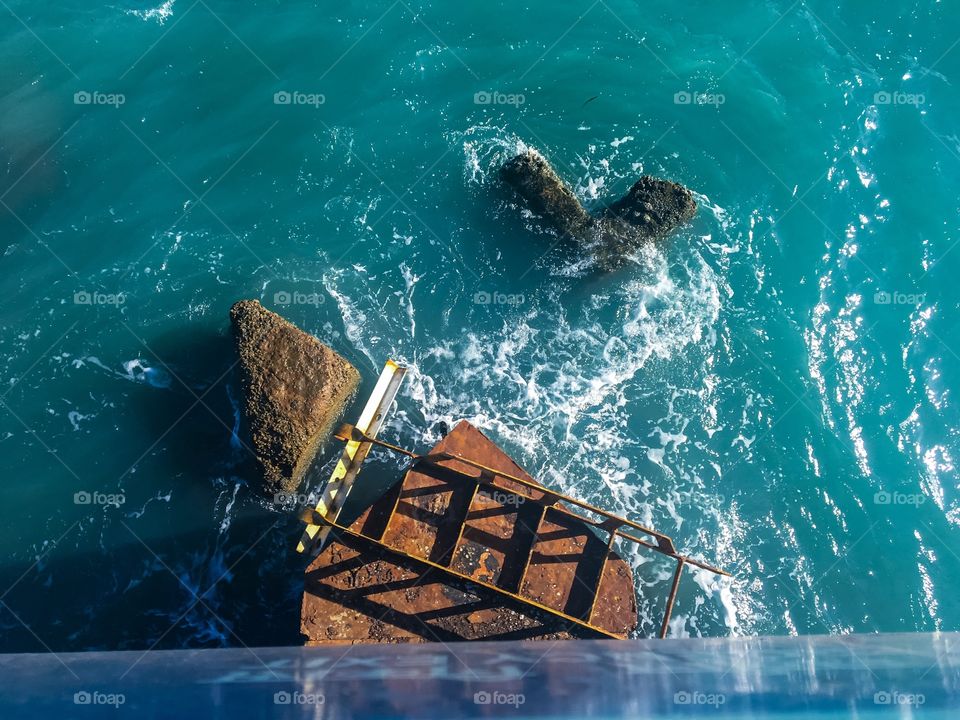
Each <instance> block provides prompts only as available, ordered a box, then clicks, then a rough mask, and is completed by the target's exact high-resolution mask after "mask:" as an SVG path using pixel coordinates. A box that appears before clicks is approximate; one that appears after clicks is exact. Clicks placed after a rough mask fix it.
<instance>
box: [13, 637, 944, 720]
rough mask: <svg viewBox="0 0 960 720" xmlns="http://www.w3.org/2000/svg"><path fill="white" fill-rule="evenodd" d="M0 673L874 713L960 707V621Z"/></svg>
mask: <svg viewBox="0 0 960 720" xmlns="http://www.w3.org/2000/svg"><path fill="white" fill-rule="evenodd" d="M0 672H2V673H3V677H4V693H3V695H2V697H0V712H2V713H3V717H4V718H20V717H23V718H35V717H44V716H52V715H53V714H54V713H57V716H58V717H69V718H73V717H77V718H80V717H91V716H100V717H120V716H125V717H139V718H167V717H170V718H183V717H207V718H216V719H220V718H224V719H225V718H260V717H276V718H301V717H316V718H321V717H331V718H341V717H354V718H394V717H396V718H400V717H408V718H427V717H444V718H455V717H463V718H467V717H513V718H525V717H530V718H533V717H536V718H587V717H589V718H605V717H609V718H615V717H616V718H619V717H637V718H641V717H643V718H650V717H653V718H659V717H704V718H706V717H722V718H764V719H770V718H791V719H799V718H851V717H855V718H876V719H878V720H879V719H881V718H882V719H886V718H952V717H956V716H957V713H958V712H960V636H957V635H956V634H946V635H926V634H910V635H908V634H903V635H879V636H878V635H871V636H861V637H842V638H841V637H809V638H753V639H746V638H742V639H735V640H697V639H690V640H674V641H651V640H646V641H623V642H617V641H570V642H560V643H553V644H550V643H518V642H503V643H469V644H457V645H453V646H445V645H442V644H440V643H431V644H426V645H400V646H374V645H366V646H354V647H352V648H346V647H328V648H257V649H255V650H248V649H242V648H237V649H229V650H202V651H192V652H191V651H170V652H153V653H149V654H146V655H143V654H142V653H135V652H134V653H126V652H125V653H88V654H82V653H78V654H66V655H62V656H60V658H59V659H58V658H55V657H53V656H52V655H49V654H47V655H19V656H11V655H0ZM74 674H75V675H76V677H74Z"/></svg>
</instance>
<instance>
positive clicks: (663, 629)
mask: <svg viewBox="0 0 960 720" xmlns="http://www.w3.org/2000/svg"><path fill="white" fill-rule="evenodd" d="M334 436H335V437H336V438H337V439H339V440H342V441H344V442H346V443H359V444H360V445H361V446H367V447H369V446H372V445H377V446H379V447H382V448H384V449H386V450H390V451H392V452H394V453H397V454H400V455H404V456H406V457H408V458H410V459H411V460H412V461H413V463H412V467H416V466H418V465H430V466H434V467H438V468H442V469H443V471H444V473H446V474H448V475H451V474H452V475H453V476H455V477H457V478H458V479H462V480H464V481H467V482H471V483H473V485H474V487H473V493H472V494H471V499H470V504H468V505H467V512H466V514H465V515H464V518H463V520H462V522H461V524H460V527H459V530H458V534H457V542H456V544H455V545H454V546H453V550H452V552H451V553H450V561H451V562H452V559H453V558H454V557H455V556H456V550H457V547H458V546H459V544H460V540H461V539H462V536H463V531H464V528H465V527H466V524H467V522H468V520H469V515H470V506H471V505H472V503H473V500H474V499H475V497H476V494H477V492H478V491H479V489H480V488H481V487H489V488H493V489H495V490H496V491H497V492H499V493H503V494H507V495H513V496H514V497H516V498H518V499H520V501H521V502H532V503H534V504H536V505H538V506H540V507H541V508H542V510H541V512H540V517H539V520H538V523H537V526H536V527H535V528H533V538H534V540H533V543H532V544H531V547H530V551H529V553H528V555H527V558H526V560H525V562H524V567H523V572H522V573H521V576H520V583H519V585H518V586H517V592H512V591H511V590H507V589H505V588H502V587H500V586H498V585H495V584H493V583H489V582H486V581H483V580H477V579H475V578H473V577H471V576H468V575H464V574H463V573H460V572H457V571H456V570H454V569H452V568H451V567H449V563H448V564H446V565H444V564H440V563H437V562H434V561H432V560H429V559H427V558H423V557H419V556H416V555H411V554H409V553H407V552H405V551H402V550H400V549H399V548H395V547H393V546H391V545H389V544H387V543H386V542H385V537H386V534H387V533H386V530H385V531H384V532H383V533H382V534H381V535H380V537H379V538H372V537H368V536H366V535H363V534H362V533H358V532H356V531H354V530H351V529H350V528H349V527H346V526H344V525H340V524H339V523H338V522H337V519H336V518H335V517H328V516H325V515H324V514H322V513H320V512H319V510H308V511H306V512H305V513H304V515H303V519H304V521H305V522H307V523H308V524H311V525H313V526H318V525H325V526H327V527H329V528H330V529H336V530H337V531H338V532H339V533H342V534H344V535H348V536H350V537H354V538H357V539H361V540H363V541H366V542H370V543H373V544H374V545H376V546H378V547H380V548H383V549H385V550H387V551H389V552H391V553H393V554H395V555H398V556H400V557H402V558H404V559H407V560H411V561H414V562H417V563H420V564H423V565H425V566H427V567H430V568H432V569H434V570H439V571H441V572H443V573H445V574H447V575H449V576H452V577H454V578H456V579H458V580H460V581H464V582H469V583H472V584H474V585H478V586H481V587H484V588H486V589H488V590H491V591H493V592H495V593H498V594H500V595H503V596H506V597H508V598H510V599H511V600H513V601H515V602H518V603H521V604H523V605H526V606H529V607H532V608H534V609H536V610H538V611H540V612H543V613H547V614H549V615H551V616H554V617H556V618H559V619H561V620H563V621H565V622H568V623H572V624H574V625H577V626H579V627H582V628H584V629H587V630H590V631H592V632H594V633H596V634H598V635H599V636H601V637H608V638H622V636H620V635H617V634H615V633H611V632H609V631H607V630H604V629H603V628H601V627H599V626H597V625H595V624H594V623H593V615H594V612H595V610H596V604H597V597H598V595H599V590H600V585H601V583H602V582H603V573H604V570H605V569H606V565H607V560H608V558H609V556H610V553H611V552H612V551H613V547H614V543H615V542H616V539H617V538H618V537H621V538H624V539H626V540H630V541H631V542H633V543H636V544H637V545H640V546H642V547H646V548H648V549H650V550H653V551H655V552H657V553H660V554H661V555H666V556H667V557H671V558H673V559H675V560H676V562H677V567H676V570H675V571H674V575H673V581H672V584H671V588H670V594H669V596H668V598H667V605H666V608H665V612H664V616H663V621H662V623H661V626H660V637H661V638H664V637H666V634H667V630H668V629H669V623H670V617H671V615H672V613H673V606H674V603H675V602H676V597H677V591H678V588H679V585H680V579H681V575H682V573H683V568H684V566H685V565H693V566H695V567H698V568H702V569H704V570H708V571H710V572H713V573H716V574H718V575H725V576H729V573H727V572H724V571H723V570H720V569H719V568H715V567H713V566H711V565H708V564H706V563H704V562H702V561H700V560H696V559H693V558H689V557H686V556H684V555H681V554H680V553H678V552H677V550H676V547H675V546H674V544H673V540H671V539H670V537H668V536H667V535H664V534H663V533H660V532H657V531H656V530H653V529H651V528H648V527H645V526H643V525H640V524H639V523H636V522H633V521H632V520H628V519H626V518H623V517H619V516H617V515H614V514H612V513H609V512H607V511H606V510H603V509H601V508H598V507H596V506H594V505H591V504H589V503H585V502H583V501H581V500H577V499H576V498H573V497H570V496H568V495H564V494H562V493H558V492H555V491H553V490H548V489H547V488H544V487H543V486H541V485H538V484H537V483H535V482H531V481H529V480H526V479H524V478H520V477H517V476H515V475H511V474H509V473H505V472H501V471H499V470H496V469H494V468H490V467H487V466H485V465H482V464H480V463H478V462H476V461H474V460H471V459H470V458H465V457H462V456H460V455H456V454H452V453H435V454H429V455H419V454H417V453H415V452H412V451H410V450H406V449H405V448H402V447H399V446H397V445H391V444H390V443H387V442H383V441H381V440H377V439H376V438H375V437H371V436H370V435H367V434H366V433H364V432H363V431H362V430H361V429H359V428H357V427H354V426H352V425H349V424H346V425H342V426H340V428H338V429H337V431H336V433H335V434H334ZM364 455H365V454H364ZM451 460H453V461H456V462H459V463H463V464H465V465H467V466H469V467H472V468H475V469H477V470H479V471H480V474H479V476H476V475H470V474H468V473H465V472H463V471H461V470H458V469H456V468H453V467H450V466H449V465H441V464H440V463H442V462H447V461H451ZM361 462H362V460H361ZM497 477H500V478H503V479H505V480H508V481H510V482H512V483H516V484H519V485H520V486H522V487H523V488H527V489H530V490H532V491H534V492H535V493H536V494H537V495H539V496H540V497H535V496H533V495H528V494H526V493H524V492H520V491H519V490H513V489H511V488H507V487H504V486H503V485H497V484H496V483H495V478H497ZM402 483H403V481H402V480H401V481H399V483H398V485H399V487H400V488H402ZM399 500H400V493H398V495H397V498H396V499H395V501H394V503H393V506H392V509H391V512H390V515H389V516H388V518H387V521H386V523H385V528H386V527H389V524H390V520H391V519H392V518H393V515H394V514H395V513H396V510H397V507H398V505H399ZM561 502H562V503H565V504H568V505H573V506H576V507H578V508H580V509H582V510H586V511H588V512H590V513H593V514H594V515H599V516H600V517H602V518H603V520H602V521H596V520H593V519H592V518H589V517H585V516H584V515H582V514H580V513H576V512H573V511H572V510H569V509H568V508H566V507H563V506H562V505H561V504H560V503H561ZM548 512H556V513H559V514H562V515H565V516H567V517H570V518H573V519H575V520H577V521H579V522H582V523H585V524H587V525H589V526H591V527H595V528H597V529H599V530H602V531H604V532H607V533H608V534H609V537H608V540H607V546H606V550H605V553H604V557H603V562H602V564H601V567H600V571H599V573H598V575H597V580H596V584H595V586H594V587H593V588H592V591H593V597H592V600H591V603H590V608H589V610H588V612H587V613H586V616H585V617H581V618H578V617H574V616H572V615H569V614H567V613H565V612H562V611H559V610H556V609H555V608H551V607H549V606H547V605H543V604H542V603H539V602H537V601H535V600H533V599H532V598H529V597H526V596H524V595H522V594H520V593H521V592H522V590H523V582H524V579H525V578H526V575H527V571H528V570H529V567H530V561H531V558H532V557H533V554H534V548H535V547H536V540H537V537H538V536H539V531H540V527H541V525H542V523H543V521H544V519H545V518H546V515H547V513H548ZM623 528H628V529H630V530H632V531H634V532H626V531H625V530H624V529H623ZM635 532H639V533H640V534H643V535H646V536H648V537H649V538H651V539H649V540H645V539H643V538H641V537H637V535H636V534H635Z"/></svg>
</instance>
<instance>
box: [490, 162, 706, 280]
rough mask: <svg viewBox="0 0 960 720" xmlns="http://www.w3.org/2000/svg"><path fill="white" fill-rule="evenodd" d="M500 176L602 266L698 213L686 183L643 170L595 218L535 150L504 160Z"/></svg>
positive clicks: (609, 265)
mask: <svg viewBox="0 0 960 720" xmlns="http://www.w3.org/2000/svg"><path fill="white" fill-rule="evenodd" d="M500 175H501V177H502V178H503V180H504V181H505V182H506V183H507V184H508V185H510V186H511V187H512V188H513V189H514V190H515V191H516V192H517V194H519V195H520V196H521V197H522V198H523V199H524V200H525V201H526V202H527V204H528V205H529V206H530V208H531V209H532V210H533V211H534V212H536V213H537V214H539V215H541V216H543V217H544V218H546V219H547V220H548V221H550V222H551V223H552V224H553V225H554V226H555V227H556V228H557V229H558V230H559V231H560V232H561V233H564V234H567V235H570V236H572V237H574V238H576V239H577V240H579V241H580V242H581V243H583V244H584V245H585V246H586V247H587V248H588V249H589V250H591V251H592V252H593V254H594V256H595V257H596V260H597V264H598V265H599V266H600V267H601V268H602V269H605V270H612V269H615V268H617V267H619V266H621V265H623V264H624V263H625V262H626V261H627V257H628V256H629V254H630V253H632V252H634V251H635V250H637V249H638V248H639V247H640V246H641V245H642V244H643V243H645V242H650V241H652V240H656V239H658V238H662V237H664V236H666V235H668V234H669V233H670V232H672V231H673V230H675V229H676V228H677V227H678V226H679V225H681V224H683V223H685V222H687V221H689V220H690V219H691V218H692V217H693V216H694V215H695V214H696V212H697V203H696V201H695V200H694V198H693V193H691V192H690V191H689V190H688V189H687V188H685V187H683V186H682V185H680V184H678V183H675V182H671V181H670V180H660V179H658V178H654V177H650V176H649V175H644V176H643V177H641V178H640V179H639V180H638V181H637V182H636V183H635V184H634V185H633V187H631V188H630V190H629V191H628V192H627V194H626V195H624V196H623V197H622V198H620V199H619V200H617V201H616V202H614V203H613V204H611V205H609V206H608V207H606V208H605V209H603V210H602V211H601V212H600V213H598V215H597V216H596V217H594V216H592V215H590V213H588V212H587V211H586V210H585V209H584V208H583V206H582V205H581V204H580V201H579V200H578V199H577V197H576V196H575V195H574V194H573V191H572V190H570V188H568V187H567V186H566V185H565V184H564V182H563V180H561V179H560V177H559V176H558V175H557V173H556V172H554V170H553V168H552V167H550V163H548V162H547V161H546V159H544V157H543V156H542V155H540V153H538V152H537V151H536V150H527V151H525V152H522V153H520V154H519V155H517V156H515V157H513V158H511V159H510V160H508V161H507V162H506V163H504V165H503V167H502V168H501V170H500Z"/></svg>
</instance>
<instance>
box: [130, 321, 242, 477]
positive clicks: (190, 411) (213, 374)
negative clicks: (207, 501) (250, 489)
mask: <svg viewBox="0 0 960 720" xmlns="http://www.w3.org/2000/svg"><path fill="white" fill-rule="evenodd" d="M148 344H149V349H150V351H149V352H147V351H146V350H145V351H144V352H143V353H142V354H141V357H142V359H143V363H144V364H145V365H147V366H148V367H149V370H147V371H145V372H144V378H143V380H144V381H145V382H147V383H149V384H151V385H154V386H157V387H159V388H161V389H165V390H166V391H165V392H152V393H150V394H149V395H148V396H147V397H146V398H145V399H144V400H143V402H142V405H143V407H142V408H141V411H140V412H138V413H137V414H136V417H137V419H138V420H139V421H140V422H142V423H143V424H144V426H145V427H144V433H145V435H144V436H145V437H152V438H162V439H161V440H160V441H159V442H158V444H157V447H156V454H155V456H154V457H152V458H151V462H157V461H160V462H162V463H163V467H162V468H161V471H162V470H166V471H167V472H168V473H169V474H171V475H172V476H175V477H178V478H182V479H183V480H185V481H186V482H188V483H190V484H193V483H203V482H208V481H209V478H210V477H211V476H212V475H223V474H230V475H234V476H239V477H242V478H243V479H244V480H246V481H247V482H248V483H249V484H251V485H253V486H255V485H256V481H257V475H256V473H257V470H256V466H255V465H254V462H253V454H252V451H251V449H250V445H249V442H248V441H247V440H246V439H243V438H244V435H243V429H242V428H240V426H239V422H238V407H239V406H238V404H237V403H238V402H239V385H238V379H237V368H236V362H237V357H236V352H235V350H234V347H233V339H232V338H231V336H230V333H229V329H223V330H220V331H216V330H214V329H213V328H205V329H201V330H199V331H194V332H191V333H190V334H185V333H183V332H180V331H171V332H168V333H165V334H163V335H160V336H158V337H156V338H150V339H149V340H148Z"/></svg>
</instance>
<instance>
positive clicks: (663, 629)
mask: <svg viewBox="0 0 960 720" xmlns="http://www.w3.org/2000/svg"><path fill="white" fill-rule="evenodd" d="M683 564H684V560H683V558H682V557H678V558H677V569H676V570H674V572H673V584H672V585H671V586H670V595H669V597H668V598H667V610H666V612H664V614H663V624H661V625H660V638H661V639H663V638H665V637H666V636H667V630H668V628H669V627H670V616H671V615H672V614H673V603H674V602H676V600H677V588H679V587H680V576H681V575H682V574H683Z"/></svg>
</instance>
